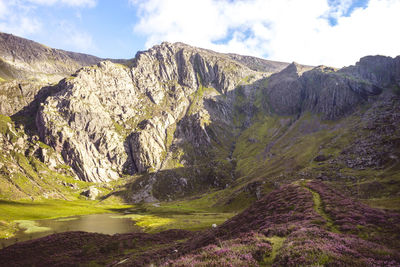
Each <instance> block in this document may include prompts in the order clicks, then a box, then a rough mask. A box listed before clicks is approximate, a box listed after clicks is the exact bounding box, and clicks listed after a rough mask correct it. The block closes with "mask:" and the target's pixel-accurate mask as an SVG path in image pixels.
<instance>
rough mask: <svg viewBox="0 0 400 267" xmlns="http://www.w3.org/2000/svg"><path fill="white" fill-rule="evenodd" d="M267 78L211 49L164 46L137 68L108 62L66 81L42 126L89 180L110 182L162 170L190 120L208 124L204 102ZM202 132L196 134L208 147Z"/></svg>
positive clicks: (43, 113)
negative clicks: (180, 127)
mask: <svg viewBox="0 0 400 267" xmlns="http://www.w3.org/2000/svg"><path fill="white" fill-rule="evenodd" d="M262 75H263V74H262V73H258V72H256V71H252V70H250V69H249V68H247V67H246V66H243V65H242V64H240V63H238V62H236V61H233V60H231V59H230V58H229V57H223V56H221V55H220V54H217V53H214V52H211V51H206V50H202V49H196V48H191V47H189V46H186V45H184V44H174V45H171V44H168V43H163V44H162V45H160V46H156V47H154V48H152V49H150V50H149V51H146V52H143V53H139V54H138V55H137V57H136V59H135V61H134V66H133V67H132V68H126V67H124V66H121V65H116V64H113V63H111V62H102V63H100V64H98V65H96V66H93V67H85V68H83V69H81V70H80V71H78V72H77V73H76V74H75V75H74V77H72V78H68V79H65V80H63V81H62V82H61V84H63V85H62V86H63V87H64V90H61V91H60V92H59V93H58V94H57V95H55V96H53V97H50V98H48V99H47V100H46V102H45V103H44V104H43V106H42V108H41V110H40V112H39V114H38V117H37V126H38V129H39V132H40V136H41V138H42V139H43V140H44V141H45V142H46V143H47V144H50V145H51V146H53V147H54V148H55V149H56V150H57V151H59V152H61V153H62V154H63V157H64V159H65V160H66V161H67V162H68V163H69V164H70V165H71V166H73V167H74V169H75V171H76V172H77V174H78V176H79V177H80V178H81V179H84V180H87V181H98V182H99V181H110V180H112V179H117V178H118V177H119V175H120V174H122V173H124V172H127V173H130V174H132V173H135V172H144V171H148V170H152V171H154V170H158V169H160V167H161V166H162V163H163V161H164V160H165V159H166V157H167V154H168V148H169V146H171V144H172V142H173V140H174V133H175V130H176V128H177V125H179V122H180V121H181V120H182V119H183V118H185V120H189V121H191V123H192V124H194V125H197V124H198V125H199V128H202V127H203V128H204V124H207V116H209V115H208V112H207V110H206V109H205V108H204V107H203V99H204V98H207V97H208V95H210V96H212V95H213V94H214V95H222V94H226V93H227V92H230V91H232V90H233V89H234V88H235V87H236V86H237V85H238V84H240V82H242V81H243V80H244V79H250V80H255V79H259V78H261V77H262ZM208 88H213V89H208ZM196 129H197V128H196V127H194V128H193V129H191V130H192V133H191V134H189V135H188V136H195V137H198V138H200V140H199V141H198V142H200V143H204V142H206V141H202V140H201V139H202V138H203V137H202V135H201V134H200V133H198V132H197V131H196ZM204 136H206V137H205V138H206V139H207V134H205V135H204ZM183 138H185V137H183ZM192 139H195V138H194V137H192Z"/></svg>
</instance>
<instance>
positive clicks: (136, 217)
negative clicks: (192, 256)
mask: <svg viewBox="0 0 400 267" xmlns="http://www.w3.org/2000/svg"><path fill="white" fill-rule="evenodd" d="M233 215H234V214H233V213H192V214H166V213H163V214H128V215H121V216H112V218H130V219H132V220H133V221H134V222H135V224H136V225H137V226H140V227H143V228H144V230H145V231H146V232H150V233H154V232H160V231H164V230H168V229H184V230H203V229H207V228H211V227H212V225H213V224H217V225H219V224H222V223H223V222H225V221H226V220H227V219H229V218H230V217H232V216H233Z"/></svg>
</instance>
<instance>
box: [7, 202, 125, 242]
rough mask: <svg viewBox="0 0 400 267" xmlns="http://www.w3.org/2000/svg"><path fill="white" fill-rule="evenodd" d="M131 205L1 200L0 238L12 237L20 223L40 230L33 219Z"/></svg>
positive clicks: (115, 210) (115, 209)
mask: <svg viewBox="0 0 400 267" xmlns="http://www.w3.org/2000/svg"><path fill="white" fill-rule="evenodd" d="M131 207H132V206H131V205H122V204H103V203H99V202H98V201H88V200H85V201H84V200H76V201H65V200H43V201H35V202H32V201H6V200H0V223H1V224H0V238H5V237H11V236H12V235H13V233H14V232H15V231H16V230H17V226H18V225H19V226H20V227H21V228H25V229H27V231H38V230H40V229H39V228H37V226H35V223H34V222H33V221H35V220H42V219H55V218H62V217H69V216H74V215H85V214H95V213H112V212H119V211H121V210H123V209H128V208H131Z"/></svg>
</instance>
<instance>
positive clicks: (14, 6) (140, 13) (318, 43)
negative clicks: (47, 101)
mask: <svg viewBox="0 0 400 267" xmlns="http://www.w3.org/2000/svg"><path fill="white" fill-rule="evenodd" d="M399 14H400V0H0V31H2V32H7V33H12V34H14V35H17V36H21V37H24V38H28V39H31V40H34V41H37V42H39V43H42V44H45V45H47V46H50V47H54V48H59V49H64V50H69V51H74V52H82V53H88V54H92V55H96V56H99V57H103V58H133V57H134V56H135V54H136V52H137V51H139V50H146V49H148V48H150V47H152V46H153V45H156V44H160V43H161V42H163V41H168V42H184V43H187V44H190V45H194V46H197V47H203V48H208V49H212V50H215V51H218V52H227V53H238V54H244V55H252V56H257V57H262V58H266V59H270V60H277V61H284V62H293V61H295V62H298V63H301V64H307V65H314V66H317V65H328V66H333V67H342V66H347V65H351V64H354V63H355V62H357V61H358V59H359V58H361V57H363V56H366V55H378V54H379V55H386V56H392V57H394V56H397V55H400V34H399V30H398V28H399V26H400V15H399Z"/></svg>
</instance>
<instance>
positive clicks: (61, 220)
mask: <svg viewBox="0 0 400 267" xmlns="http://www.w3.org/2000/svg"><path fill="white" fill-rule="evenodd" d="M75 220H78V218H77V217H71V218H61V219H57V220H56V222H69V221H75Z"/></svg>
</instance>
